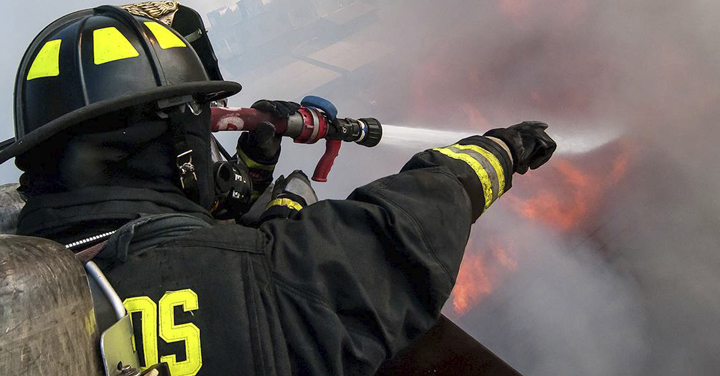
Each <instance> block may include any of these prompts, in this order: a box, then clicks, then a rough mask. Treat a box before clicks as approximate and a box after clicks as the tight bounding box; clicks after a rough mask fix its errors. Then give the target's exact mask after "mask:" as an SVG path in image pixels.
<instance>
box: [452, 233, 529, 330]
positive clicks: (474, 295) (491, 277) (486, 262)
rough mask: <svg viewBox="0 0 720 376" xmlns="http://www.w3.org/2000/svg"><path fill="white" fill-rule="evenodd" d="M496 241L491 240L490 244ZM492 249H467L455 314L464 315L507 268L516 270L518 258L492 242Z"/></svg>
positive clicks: (455, 293)
mask: <svg viewBox="0 0 720 376" xmlns="http://www.w3.org/2000/svg"><path fill="white" fill-rule="evenodd" d="M493 243H495V242H494V241H491V242H490V244H493ZM491 248H492V252H488V253H480V254H474V253H470V252H467V253H466V254H465V258H463V262H462V264H461V265H460V271H459V273H458V277H457V281H456V283H455V288H454V289H453V291H452V295H451V297H452V305H453V310H454V312H455V314H457V315H460V316H462V315H464V314H466V313H467V312H469V311H470V310H471V309H472V308H473V307H475V306H476V305H478V303H480V301H482V299H483V298H484V297H486V296H488V295H490V294H491V293H492V292H493V288H494V285H495V284H497V283H499V281H500V280H501V278H502V277H503V276H504V275H505V273H506V272H507V271H515V270H517V261H516V260H515V259H514V258H512V256H510V254H509V252H508V251H507V250H506V248H504V247H500V246H497V245H492V246H491Z"/></svg>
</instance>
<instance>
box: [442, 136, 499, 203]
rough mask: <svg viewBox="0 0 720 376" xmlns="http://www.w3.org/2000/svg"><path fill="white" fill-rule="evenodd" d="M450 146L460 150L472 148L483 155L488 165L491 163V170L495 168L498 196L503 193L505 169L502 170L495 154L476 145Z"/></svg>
mask: <svg viewBox="0 0 720 376" xmlns="http://www.w3.org/2000/svg"><path fill="white" fill-rule="evenodd" d="M452 147H453V148H457V149H460V150H472V151H474V152H476V153H478V154H480V155H482V156H483V157H485V159H487V161H488V162H490V165H492V167H493V170H495V174H496V175H497V179H498V185H499V188H500V190H499V192H498V195H497V196H498V197H500V196H502V195H503V193H505V170H503V168H502V164H501V163H500V160H499V159H498V158H497V157H496V156H495V154H493V153H491V152H489V151H487V150H485V149H483V148H481V147H480V146H477V145H458V144H455V145H453V146H452Z"/></svg>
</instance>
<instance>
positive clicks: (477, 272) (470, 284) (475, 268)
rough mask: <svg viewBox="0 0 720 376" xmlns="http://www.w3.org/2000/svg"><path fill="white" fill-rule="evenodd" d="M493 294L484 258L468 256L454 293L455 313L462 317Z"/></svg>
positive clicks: (462, 265) (461, 269)
mask: <svg viewBox="0 0 720 376" xmlns="http://www.w3.org/2000/svg"><path fill="white" fill-rule="evenodd" d="M491 292H492V284H491V283H490V278H489V277H488V271H487V269H486V266H485V262H484V260H483V257H482V256H478V255H466V256H465V258H464V259H463V262H462V264H461V265H460V272H459V273H458V277H457V282H455V288H454V289H453V292H452V297H453V308H454V309H455V312H456V313H458V314H460V315H463V314H465V313H467V312H468V311H469V310H470V308H472V307H474V306H475V305H476V304H477V303H478V302H479V301H480V299H481V298H482V297H484V296H487V295H488V294H490V293H491Z"/></svg>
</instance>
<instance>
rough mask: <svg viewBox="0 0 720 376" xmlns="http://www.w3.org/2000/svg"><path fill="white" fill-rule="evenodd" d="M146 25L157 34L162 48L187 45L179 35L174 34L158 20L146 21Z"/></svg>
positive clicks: (156, 36) (156, 37)
mask: <svg viewBox="0 0 720 376" xmlns="http://www.w3.org/2000/svg"><path fill="white" fill-rule="evenodd" d="M145 26H147V28H148V29H150V31H151V32H152V33H153V35H155V39H157V42H158V44H159V45H160V48H162V49H163V50H167V49H168V48H173V47H187V45H186V44H185V42H183V41H182V39H180V38H179V37H178V36H177V35H175V34H173V32H172V31H170V30H169V29H168V28H166V27H165V26H163V25H160V24H159V23H157V22H145Z"/></svg>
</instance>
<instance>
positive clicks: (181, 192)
mask: <svg viewBox="0 0 720 376" xmlns="http://www.w3.org/2000/svg"><path fill="white" fill-rule="evenodd" d="M203 72H204V70H203V69H202V64H201V63H200V61H199V59H198V58H197V56H196V55H195V53H194V51H193V50H192V49H191V48H190V47H188V43H187V41H186V40H185V39H183V38H182V37H181V36H180V35H179V34H177V33H176V32H174V31H173V30H172V29H170V28H168V27H166V26H164V25H162V24H160V23H158V22H155V21H153V20H151V19H146V18H142V17H138V16H131V15H130V14H129V13H127V12H125V11H124V10H121V9H120V8H116V7H111V6H102V7H98V8H95V9H92V10H85V11H80V12H76V13H72V14H70V15H68V16H65V17H63V18H61V19H59V20H58V21H56V22H54V23H52V24H51V25H50V26H48V27H47V28H46V29H45V30H43V31H42V32H41V34H40V35H38V37H36V39H35V40H34V41H33V42H32V44H31V45H30V47H29V49H28V51H27V53H26V55H25V57H24V58H23V61H22V63H21V66H20V71H19V73H18V76H17V77H18V78H17V83H16V95H15V101H16V102H15V109H16V114H15V115H16V118H15V122H16V139H17V141H16V142H15V143H14V144H12V145H11V146H9V147H8V148H6V149H5V150H3V151H2V152H0V162H4V161H6V160H8V159H10V158H13V157H15V159H16V164H17V166H18V167H19V168H20V169H21V170H22V171H23V172H24V173H23V175H22V177H21V179H20V183H21V190H22V191H23V193H24V194H25V195H26V196H27V205H26V206H25V208H24V209H23V211H22V213H21V216H20V222H19V226H18V234H22V235H32V236H40V237H44V238H48V239H52V240H55V241H58V242H61V243H62V244H66V245H68V246H69V247H70V248H71V249H73V250H75V251H79V252H85V248H86V247H88V246H90V245H92V244H93V242H97V241H100V240H105V239H107V242H106V243H105V244H104V246H102V247H101V250H100V251H99V253H98V254H96V255H93V257H94V261H96V262H97V263H98V264H99V265H100V266H101V267H102V269H103V271H104V272H105V274H106V275H107V277H108V279H109V280H110V282H111V283H112V284H113V286H114V287H115V289H116V290H117V292H118V294H119V295H120V296H121V298H122V299H123V301H124V304H125V306H126V308H127V310H128V311H129V313H130V314H131V317H132V319H133V326H134V331H135V346H136V349H137V351H138V352H139V354H140V358H141V362H142V363H143V364H145V365H151V364H155V363H157V362H165V363H167V364H168V365H169V367H170V370H171V374H172V375H173V376H187V375H240V374H242V375H252V374H255V375H287V374H312V375H339V374H346V375H370V374H373V373H374V372H375V371H376V369H377V368H378V366H379V365H380V363H382V362H383V361H384V360H385V359H388V358H389V357H392V356H393V355H394V354H395V353H397V351H398V350H400V349H402V348H403V347H405V346H407V345H408V344H409V343H410V342H411V341H412V340H413V339H414V338H416V337H417V336H419V335H420V334H422V333H423V332H424V331H426V330H428V329H429V328H430V327H431V326H432V325H433V324H434V323H435V321H436V320H437V318H438V316H439V315H440V310H441V308H442V306H443V304H444V303H445V301H446V300H447V299H448V297H449V295H450V292H451V290H452V287H453V285H454V283H455V278H456V276H457V273H458V269H459V265H460V261H461V259H462V256H463V252H464V249H465V246H466V242H467V239H468V236H469V233H470V228H471V225H472V223H474V222H475V221H476V220H477V219H478V217H479V216H480V215H481V214H482V213H483V212H484V211H485V210H487V209H488V208H489V207H490V205H491V204H492V203H493V202H494V201H495V200H497V199H498V198H499V197H500V196H501V195H502V194H503V193H505V192H506V191H507V190H508V189H510V187H511V185H512V178H513V173H515V172H517V173H521V174H522V173H525V172H526V171H527V170H528V169H535V168H538V167H539V166H541V165H542V164H544V163H545V162H547V161H548V159H549V158H550V156H551V155H552V153H553V151H554V150H555V143H554V142H553V140H552V139H551V138H550V137H549V136H548V135H547V134H546V133H545V128H546V127H547V126H546V125H545V124H543V123H539V122H524V123H521V124H518V125H514V126H511V127H508V128H504V129H494V130H491V131H489V132H487V133H486V134H485V136H473V137H468V138H466V139H463V140H460V141H459V142H457V143H456V144H453V145H450V146H445V147H438V148H436V149H432V150H426V151H424V152H421V153H419V154H416V155H415V156H414V157H413V158H412V159H411V160H410V161H409V162H408V163H407V164H406V165H405V166H404V167H403V168H402V170H401V171H400V173H398V174H396V175H393V176H389V177H386V178H383V179H380V180H377V181H375V182H372V183H370V184H368V185H366V186H364V187H361V188H358V189H356V190H355V191H354V192H353V193H352V194H351V195H350V196H349V197H348V198H347V199H345V200H324V201H318V202H315V201H316V200H317V198H316V197H315V195H314V192H312V190H311V188H310V184H309V181H308V180H307V178H306V177H305V176H304V175H303V174H301V173H299V172H298V173H293V174H291V176H289V177H288V178H287V179H283V180H281V181H280V182H279V184H277V187H276V189H275V190H274V192H273V195H274V197H273V198H274V200H273V201H272V202H271V205H270V208H271V209H272V208H273V207H276V208H285V209H286V210H285V212H283V213H279V214H276V215H274V216H281V217H284V219H268V220H266V221H264V222H262V223H261V224H260V225H259V226H258V227H257V228H253V227H246V226H240V225H237V224H234V223H230V224H228V223H226V222H225V223H215V222H214V221H213V219H212V216H211V213H210V210H211V209H212V207H213V205H214V204H216V198H217V195H216V192H214V190H213V184H214V183H213V176H212V169H213V163H212V158H211V157H210V155H211V144H212V141H211V135H210V127H209V114H210V103H211V102H212V101H215V100H219V99H221V98H223V97H227V96H229V95H232V94H234V93H236V92H238V91H239V90H240V85H239V84H237V83H233V82H227V81H209V80H208V79H207V76H206V75H205V74H204V73H203ZM287 106H291V107H292V104H287V103H286V102H272V101H264V102H261V103H260V104H258V107H259V108H261V109H265V110H266V111H282V109H283V108H285V107H287ZM290 109H292V108H290ZM260 133H263V132H260ZM267 133H268V132H265V135H262V134H254V135H248V136H243V137H244V140H241V150H240V153H239V154H245V155H246V157H247V158H242V160H243V161H244V162H245V163H246V164H250V165H253V166H255V167H258V166H259V167H263V166H271V165H272V164H273V163H274V161H276V160H277V157H278V155H279V143H278V142H277V140H275V139H274V138H272V137H268V136H267ZM271 133H272V132H270V134H271ZM243 145H245V149H243ZM254 158H255V159H254ZM268 170H271V168H268ZM264 179H265V180H267V179H268V176H267V175H266V176H265V177H264ZM265 219H267V218H265Z"/></svg>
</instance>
